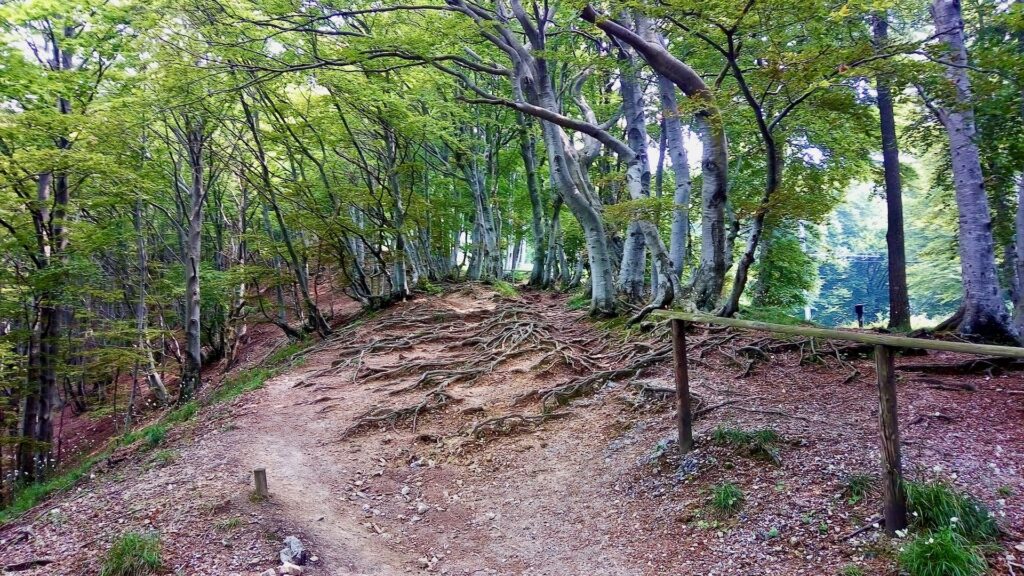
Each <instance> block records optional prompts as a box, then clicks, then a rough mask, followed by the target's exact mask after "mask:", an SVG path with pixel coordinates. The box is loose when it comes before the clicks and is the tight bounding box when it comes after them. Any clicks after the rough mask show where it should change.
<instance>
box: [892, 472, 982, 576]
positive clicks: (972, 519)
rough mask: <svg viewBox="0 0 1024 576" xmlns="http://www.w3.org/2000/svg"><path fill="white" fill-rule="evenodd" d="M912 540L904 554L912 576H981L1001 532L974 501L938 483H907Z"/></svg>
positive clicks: (902, 560) (904, 564) (905, 566)
mask: <svg viewBox="0 0 1024 576" xmlns="http://www.w3.org/2000/svg"><path fill="white" fill-rule="evenodd" d="M904 487H905V489H906V493H907V508H908V510H909V511H910V513H911V517H910V528H911V529H912V530H913V531H914V532H915V535H914V537H913V539H912V540H911V541H910V542H909V543H908V544H907V545H905V546H904V547H903V548H901V550H900V555H899V565H900V568H901V569H902V570H903V571H904V572H906V573H907V574H908V575H909V576H980V575H982V574H985V573H986V572H987V570H988V565H987V563H986V562H985V555H984V551H985V550H986V548H988V547H990V546H992V545H993V544H994V543H995V542H996V538H997V537H998V535H999V526H998V525H997V524H996V522H995V520H994V518H993V516H992V514H991V513H990V512H989V510H988V508H986V507H985V506H984V505H983V504H981V503H980V502H978V501H977V500H975V499H974V498H972V497H970V496H968V495H966V494H963V493H961V492H958V491H957V490H955V489H953V488H952V487H950V486H948V485H946V484H942V483H937V482H929V483H925V482H906V483H905V484H904Z"/></svg>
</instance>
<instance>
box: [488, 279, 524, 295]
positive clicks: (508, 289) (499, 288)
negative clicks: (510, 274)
mask: <svg viewBox="0 0 1024 576" xmlns="http://www.w3.org/2000/svg"><path fill="white" fill-rule="evenodd" d="M491 287H492V288H494V291H495V292H497V293H498V294H500V295H501V296H502V297H503V298H516V297H518V296H519V291H518V290H516V287H515V286H513V285H512V284H509V283H508V282H505V281H504V280H495V281H493V282H491Z"/></svg>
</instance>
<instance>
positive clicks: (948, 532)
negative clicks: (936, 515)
mask: <svg viewBox="0 0 1024 576" xmlns="http://www.w3.org/2000/svg"><path fill="white" fill-rule="evenodd" d="M899 565H900V568H902V569H903V570H904V571H905V572H906V573H907V574H909V575H910V576H981V575H982V574H984V573H985V572H986V571H987V569H988V565H987V564H986V563H985V557H984V556H983V555H982V554H981V552H980V551H979V550H978V548H977V547H976V546H974V545H972V544H971V543H970V542H969V541H968V540H967V539H966V538H964V537H963V536H962V535H960V534H958V533H957V532H956V531H954V530H953V529H951V528H950V527H948V526H947V527H945V528H942V529H940V530H937V531H935V532H926V533H924V534H920V535H918V536H916V537H915V538H914V539H913V540H911V541H910V543H909V544H907V545H906V546H905V547H904V548H903V550H902V552H900V556H899Z"/></svg>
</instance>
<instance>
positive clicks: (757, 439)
mask: <svg viewBox="0 0 1024 576" xmlns="http://www.w3.org/2000/svg"><path fill="white" fill-rule="evenodd" d="M711 439H712V441H713V442H714V443H715V444H719V445H722V446H732V447H734V448H736V449H737V450H743V451H746V452H747V453H748V454H749V455H750V456H753V457H755V458H763V459H765V460H771V461H772V462H775V463H778V462H780V461H781V459H780V457H779V442H780V441H781V437H780V436H779V433H778V432H776V431H775V430H774V429H772V428H761V429H759V430H743V429H741V428H729V427H724V426H719V427H717V428H715V429H714V430H713V431H712V432H711Z"/></svg>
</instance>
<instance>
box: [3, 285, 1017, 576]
mask: <svg viewBox="0 0 1024 576" xmlns="http://www.w3.org/2000/svg"><path fill="white" fill-rule="evenodd" d="M257 340H258V341H259V342H263V344H254V345H253V350H254V351H258V352H253V351H248V352H247V353H248V354H249V359H248V360H247V361H246V363H248V364H258V363H259V361H260V359H261V358H263V357H265V356H266V352H268V351H270V350H271V349H272V348H273V347H272V346H267V345H266V339H257ZM555 341H557V342H558V343H559V345H557V346H555V345H552V342H555ZM690 341H691V344H692V349H691V351H692V354H691V358H692V360H693V362H694V365H693V366H692V367H691V369H692V374H693V390H694V392H695V393H696V394H697V395H698V396H699V397H700V399H701V401H702V404H700V407H701V408H704V409H707V408H713V409H712V410H710V411H709V412H707V413H706V414H705V415H704V416H703V417H701V418H699V419H698V420H697V424H696V431H697V434H698V438H697V441H698V443H697V449H696V451H695V452H694V453H693V454H692V455H691V456H690V457H688V458H687V459H686V462H684V463H683V465H682V466H680V462H679V460H678V458H677V457H676V456H675V455H674V451H673V448H672V445H671V439H672V437H673V435H674V428H673V409H672V398H671V397H668V398H666V397H665V395H664V394H662V393H660V392H658V391H657V390H654V391H653V392H652V390H651V388H652V387H654V388H657V387H665V386H669V385H670V383H671V371H670V365H669V359H668V358H667V356H666V354H665V350H667V346H668V343H667V340H666V339H665V337H664V335H663V334H662V333H661V332H658V331H656V332H655V333H654V334H642V335H632V336H631V337H630V338H628V339H627V338H624V337H623V335H622V333H621V332H617V331H613V332H611V333H608V332H606V331H604V330H602V329H600V328H599V327H597V326H595V325H594V324H592V323H590V322H587V321H585V320H584V319H583V317H582V313H579V312H568V311H567V310H566V303H565V298H564V297H562V296H556V295H552V294H547V293H527V294H525V295H523V296H522V297H521V298H518V299H515V300H514V301H510V300H503V299H500V298H499V297H497V296H495V295H494V294H493V293H491V292H489V291H487V290H485V289H483V288H481V287H473V286H469V287H463V288H459V289H457V290H456V291H454V292H450V293H448V294H445V295H443V296H431V297H423V298H419V299H416V300H414V301H410V302H407V303H404V304H401V305H399V306H397V307H395V308H393V309H391V310H389V311H387V312H384V313H381V314H379V315H377V316H375V317H372V318H368V319H364V320H363V321H360V322H359V323H357V324H355V325H352V326H350V327H348V328H343V329H341V330H339V331H338V333H337V334H336V335H335V336H334V337H332V338H331V339H330V340H328V341H325V342H321V343H320V344H318V345H317V346H316V347H315V348H313V349H311V352H310V353H309V354H308V355H307V356H306V358H305V360H304V361H303V362H302V363H301V364H298V365H296V366H295V367H293V368H292V369H291V370H288V371H286V372H285V373H283V374H282V375H280V376H278V377H276V378H274V379H272V380H270V381H268V383H267V385H266V386H265V387H264V388H263V389H261V390H258V391H256V392H253V393H250V394H247V395H245V396H243V397H241V398H239V399H238V400H236V401H234V402H233V403H230V404H228V405H222V406H219V407H213V408H209V409H206V410H204V411H203V412H201V414H200V417H199V418H198V419H197V420H196V421H194V422H191V423H189V424H187V425H184V426H180V427H178V428H176V429H175V430H174V431H173V432H172V434H171V437H170V438H169V439H168V446H169V449H168V450H169V451H168V452H166V453H164V454H163V455H162V456H159V455H158V454H159V453H158V452H157V451H148V452H147V451H142V450H140V449H137V448H128V449H121V450H120V451H119V452H117V453H115V455H114V457H112V458H111V461H110V462H109V463H108V464H107V465H105V466H103V467H102V468H101V469H98V470H97V471H96V473H95V475H94V477H93V478H91V479H89V480H88V481H85V482H82V483H81V484H80V485H79V486H77V487H76V488H75V489H74V490H72V491H71V492H69V493H66V494H63V495H60V496H58V497H56V498H54V499H52V500H50V501H49V502H47V503H45V504H44V505H42V506H40V507H38V508H37V509H36V510H33V511H32V512H31V513H30V514H28V515H26V516H25V517H23V518H22V519H21V520H20V521H19V522H16V523H13V524H10V525H8V526H6V527H4V528H2V529H0V559H2V561H0V565H8V564H14V563H16V562H23V561H26V560H31V559H50V560H52V561H53V562H52V563H50V564H48V565H46V566H41V567H38V568H34V569H30V570H27V571H24V572H21V573H23V574H38V575H41V574H97V573H98V571H99V566H100V564H101V561H102V555H103V554H104V553H105V552H106V550H107V549H108V548H109V545H110V542H111V541H112V540H113V539H114V538H115V537H116V536H117V535H118V534H120V533H122V532H124V531H126V530H129V529H133V530H149V529H155V530H158V531H159V532H160V534H161V535H162V538H163V542H164V545H165V560H166V565H167V573H168V574H176V573H180V574H190V575H191V574H203V575H206V574H209V575H222V574H223V575H228V574H259V573H260V572H262V571H264V570H266V569H268V568H273V567H275V566H276V565H277V561H276V556H277V550H278V549H279V548H280V547H281V545H280V540H281V538H282V537H283V536H285V535H288V534H297V535H299V536H300V537H301V538H302V539H303V541H304V542H306V543H307V545H308V546H309V547H310V548H311V549H312V550H313V552H314V553H315V554H316V555H317V557H318V558H317V561H316V562H314V563H313V564H312V565H311V566H310V567H309V568H307V573H310V574H325V575H326V574H332V575H350V574H382V575H388V574H405V573H417V572H430V573H444V574H501V575H505V574H508V575H512V574H531V575H544V574H551V575H555V574H559V575H561V574H593V575H632V574H637V575H639V574H664V573H677V574H708V575H711V574H715V575H726V574H735V575H761V574H764V575H767V574H780V575H781V574H786V575H790V574H808V575H810V574H837V573H838V572H839V570H840V569H842V567H844V566H846V565H848V564H857V565H860V566H861V567H863V568H864V569H865V571H866V573H868V574H895V573H896V572H895V569H894V567H893V561H892V549H893V548H894V547H897V546H898V545H899V542H891V541H889V540H888V539H885V538H881V537H880V536H879V534H878V533H877V531H874V530H869V531H868V532H866V533H864V534H862V535H860V536H858V537H856V538H852V539H848V538H846V536H847V535H848V534H849V533H851V532H852V531H854V530H856V529H857V528H859V527H860V526H862V525H864V523H865V522H866V521H867V520H868V519H870V518H871V517H872V516H874V514H875V511H876V510H877V509H878V506H879V502H878V497H877V495H873V496H870V497H869V498H867V499H866V500H863V501H860V502H856V503H851V502H850V498H849V495H848V494H846V493H845V492H844V483H845V481H846V479H847V478H848V477H849V476H850V475H852V474H858V473H875V472H876V471H877V470H878V469H879V464H878V462H879V454H878V449H877V429H876V421H877V399H876V395H875V389H874V384H873V382H874V379H873V376H874V374H873V367H872V366H871V363H870V362H869V361H867V360H851V361H846V360H838V359H832V358H831V357H830V356H829V355H828V354H827V352H828V350H827V349H825V350H824V351H823V350H821V349H815V350H814V352H817V353H819V354H818V355H817V356H814V357H812V354H811V351H810V349H809V346H806V347H805V349H804V350H799V349H791V350H785V351H783V350H780V351H778V352H773V346H775V345H776V344H777V343H775V342H774V341H768V340H766V339H761V338H758V337H757V336H756V335H755V336H749V337H747V336H739V335H736V336H734V335H732V333H728V332H718V331H704V330H701V329H698V330H696V331H695V332H693V333H692V334H691V335H690ZM749 344H754V345H755V346H757V347H759V348H761V349H763V350H766V351H767V353H768V354H769V355H770V357H771V361H770V362H766V361H760V362H757V363H755V364H753V365H751V366H749V368H748V363H749V360H748V357H747V356H743V355H742V353H741V352H739V351H738V350H739V349H740V348H742V347H743V346H744V345H749ZM819 348H820V345H819ZM961 360H964V358H960V357H956V356H954V355H948V354H939V355H933V356H931V357H928V358H922V357H912V358H906V359H900V360H899V362H900V363H901V364H921V363H933V362H947V363H953V362H958V361H961ZM801 361H803V365H801ZM648 364H649V366H648ZM635 367H640V368H642V369H640V368H638V369H636V370H632V369H630V370H625V372H623V371H622V369H625V368H635ZM854 368H856V369H857V370H859V372H861V374H862V375H861V376H860V377H859V378H856V379H853V380H852V381H846V380H847V377H848V375H849V374H850V373H851V372H852V370H853V369H854ZM609 369H620V371H619V372H615V373H603V372H602V371H603V370H609ZM747 372H749V374H747V375H746V376H743V374H744V373H747ZM602 374H604V375H605V376H610V377H609V378H608V379H605V378H600V377H599V378H595V375H597V376H600V375H602ZM638 385H639V386H638ZM645 385H646V386H647V389H646V390H647V391H646V392H644V391H643V390H642V388H643V387H644V386H645ZM559 387H561V388H559ZM899 387H900V423H901V426H902V430H901V431H902V434H903V450H904V459H905V465H906V468H907V470H908V473H909V474H910V475H911V476H913V477H916V478H927V479H939V480H943V481H947V482H950V483H953V484H955V485H957V486H958V487H960V488H963V489H965V490H968V491H969V492H971V493H972V494H973V495H975V496H976V497H978V498H980V499H982V500H984V501H985V502H986V503H987V504H988V505H989V506H990V507H991V508H992V510H993V511H994V513H995V514H997V516H998V517H999V520H1000V522H1001V523H1002V525H1003V526H1004V528H1005V529H1006V531H1007V532H1008V536H1007V537H1006V538H1005V540H1004V545H1005V550H1003V551H999V552H993V553H992V554H990V560H991V562H992V564H993V571H994V573H1002V574H1009V573H1011V569H1012V568H1011V567H1010V566H1009V565H1008V564H1007V562H1008V559H1007V557H1008V556H1009V557H1010V558H1014V560H1013V561H1015V562H1018V563H1024V559H1022V556H1024V553H1022V552H1021V551H1020V549H1019V548H1015V547H1016V546H1021V548H1024V538H1022V537H1021V536H1020V534H1021V532H1022V531H1024V480H1022V474H1021V472H1022V467H1024V431H1022V426H1021V423H1022V422H1024V418H1022V416H1024V395H1022V392H1024V379H1022V377H1021V375H1020V373H1017V372H1012V373H1006V374H1001V373H999V372H998V371H993V372H992V374H991V375H990V374H984V373H983V374H980V375H941V374H922V373H919V372H908V371H904V372H901V381H900V384H899ZM964 388H967V389H964ZM559 400H560V401H561V403H560V402H558V401H559ZM562 403H564V405H563V404H562ZM544 405H546V406H548V407H549V408H551V409H552V410H551V411H549V412H547V413H545V412H542V410H541V408H542V406H544ZM417 406H419V408H420V409H419V410H417V409H416V407H417ZM716 406H717V408H714V407H716ZM552 411H553V412H554V413H555V414H559V415H561V417H556V418H550V419H542V418H536V419H535V420H533V421H531V420H529V418H530V417H535V416H538V415H544V414H551V413H552ZM510 414H514V415H519V416H524V417H527V420H518V419H516V418H512V419H508V420H503V421H495V419H496V418H500V417H502V416H506V415H510ZM487 422H490V424H489V425H488V424H486V423H487ZM482 423H483V424H482ZM516 424H518V425H516ZM716 426H734V427H739V428H745V429H751V428H758V427H769V426H770V427H773V428H775V429H776V430H778V431H779V433H780V434H781V435H782V437H783V440H784V442H783V445H782V447H781V451H780V454H779V456H780V462H779V463H778V464H775V463H772V462H767V461H764V460H759V459H753V458H750V457H749V456H747V455H745V454H738V453H736V452H735V451H734V450H733V449H731V448H728V447H723V446H715V445H714V444H713V443H712V442H711V441H710V438H709V433H710V431H711V430H712V429H714V428H715V427H716ZM662 452H664V453H663V454H662ZM255 467H265V468H267V471H268V476H269V481H270V488H271V498H270V499H269V500H268V501H265V502H253V501H251V499H250V493H251V481H250V477H249V474H250V471H251V469H252V468H255ZM681 470H682V471H681ZM723 481H729V482H734V483H736V484H737V485H738V486H740V487H741V488H742V489H743V491H744V493H745V495H746V503H745V505H744V507H743V508H742V509H741V510H740V512H739V513H738V514H736V515H734V516H729V517H721V516H718V515H716V514H714V513H713V512H712V511H711V508H710V507H709V506H708V504H707V501H708V497H709V491H710V488H711V487H712V486H713V485H715V484H717V483H720V482H723ZM1007 494H1009V495H1007ZM1016 570H1017V573H1018V574H1019V573H1024V568H1019V567H1018V568H1016Z"/></svg>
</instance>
